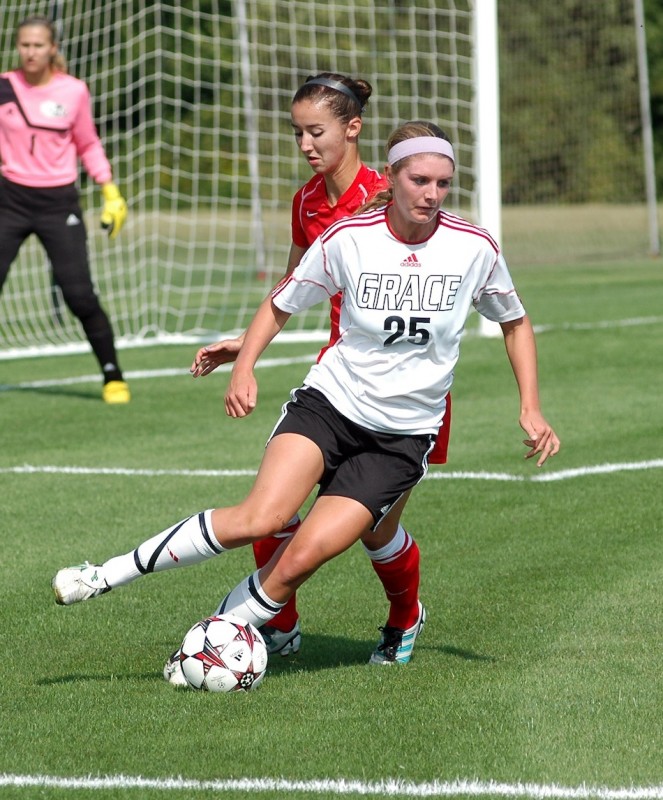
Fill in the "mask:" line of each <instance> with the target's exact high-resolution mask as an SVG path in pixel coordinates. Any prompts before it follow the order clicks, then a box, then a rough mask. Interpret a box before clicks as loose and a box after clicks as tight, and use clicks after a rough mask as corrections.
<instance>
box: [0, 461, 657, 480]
mask: <svg viewBox="0 0 663 800" xmlns="http://www.w3.org/2000/svg"><path fill="white" fill-rule="evenodd" d="M661 468H663V458H655V459H652V460H650V461H633V462H625V463H617V464H596V465H594V466H587V467H577V468H576V469H564V470H559V471H557V472H540V473H536V474H534V475H512V474H510V473H508V472H459V471H453V472H429V473H428V474H427V475H426V477H425V478H424V480H452V481H453V480H474V481H502V482H518V483H526V482H530V483H548V482H551V481H564V480H571V479H572V478H583V477H587V476H591V475H605V474H609V473H615V472H632V471H634V470H651V469H661ZM3 473H11V474H13V475H38V474H47V475H109V476H113V475H120V476H136V477H147V478H150V477H151V478H161V477H177V478H237V477H244V476H252V475H256V474H257V470H255V469H133V468H131V469H130V468H128V467H75V466H56V465H48V464H43V465H36V464H20V465H16V466H13V467H0V474H3Z"/></svg>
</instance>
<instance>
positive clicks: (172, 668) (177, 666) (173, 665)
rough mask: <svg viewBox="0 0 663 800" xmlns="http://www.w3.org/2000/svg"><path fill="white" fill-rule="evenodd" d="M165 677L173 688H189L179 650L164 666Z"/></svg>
mask: <svg viewBox="0 0 663 800" xmlns="http://www.w3.org/2000/svg"><path fill="white" fill-rule="evenodd" d="M163 677H164V679H165V680H167V681H168V683H169V684H170V685H171V686H188V683H187V682H186V678H185V677H184V673H183V672H182V664H181V662H180V650H179V648H178V649H177V650H175V652H174V653H173V654H172V655H171V656H170V658H169V659H168V661H166V663H165V664H164V667H163Z"/></svg>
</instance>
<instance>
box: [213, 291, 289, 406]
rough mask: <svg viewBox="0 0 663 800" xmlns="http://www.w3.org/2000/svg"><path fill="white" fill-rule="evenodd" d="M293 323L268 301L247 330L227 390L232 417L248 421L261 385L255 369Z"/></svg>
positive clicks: (227, 404) (267, 298)
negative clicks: (256, 377)
mask: <svg viewBox="0 0 663 800" xmlns="http://www.w3.org/2000/svg"><path fill="white" fill-rule="evenodd" d="M289 319H290V314H288V313H286V312H285V311H281V309H279V308H277V307H276V306H275V305H274V303H273V302H272V298H271V296H270V297H266V298H265V299H264V300H263V301H262V303H261V305H260V307H259V308H258V311H257V312H256V315H255V316H254V318H253V321H252V322H251V324H250V325H249V327H248V328H247V331H246V334H245V336H244V344H243V345H242V348H241V350H240V351H239V353H238V355H237V359H236V361H235V366H234V367H233V371H232V374H231V376H230V383H229V384H228V388H227V389H226V395H225V407H226V414H227V415H228V416H229V417H245V416H246V415H247V414H250V413H251V412H252V411H253V409H254V408H255V407H256V404H257V402H258V384H257V382H256V379H255V376H254V374H253V369H254V367H255V365H256V362H257V361H258V358H260V355H261V353H262V352H263V350H264V349H265V348H266V347H267V345H268V344H269V343H270V342H271V341H272V339H273V338H274V337H275V336H276V334H277V333H278V332H279V331H280V330H281V329H282V328H283V326H284V325H285V323H286V322H287V321H288V320H289Z"/></svg>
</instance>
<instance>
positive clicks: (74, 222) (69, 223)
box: [65, 214, 81, 228]
mask: <svg viewBox="0 0 663 800" xmlns="http://www.w3.org/2000/svg"><path fill="white" fill-rule="evenodd" d="M80 224H81V221H80V219H78V217H77V216H76V214H70V215H69V216H68V217H67V221H66V222H65V225H67V226H68V227H69V228H71V227H72V226H73V225H80Z"/></svg>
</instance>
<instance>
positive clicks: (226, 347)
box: [190, 334, 244, 378]
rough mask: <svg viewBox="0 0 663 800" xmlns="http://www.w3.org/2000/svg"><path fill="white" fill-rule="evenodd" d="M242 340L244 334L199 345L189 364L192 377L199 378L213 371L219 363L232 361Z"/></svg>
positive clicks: (240, 346) (239, 348)
mask: <svg viewBox="0 0 663 800" xmlns="http://www.w3.org/2000/svg"><path fill="white" fill-rule="evenodd" d="M243 342H244V334H242V335H241V336H238V337H237V338H236V339H222V340H221V341H220V342H215V343H214V344H208V345H205V347H201V348H200V350H199V351H198V352H197V353H196V356H195V358H194V359H193V364H191V369H190V372H191V374H192V375H193V377H194V378H201V377H203V376H204V375H209V374H210V372H214V370H215V369H216V368H217V367H219V366H221V364H230V363H232V362H233V361H235V359H236V358H237V354H238V353H239V351H240V350H241V348H242V344H243Z"/></svg>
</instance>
